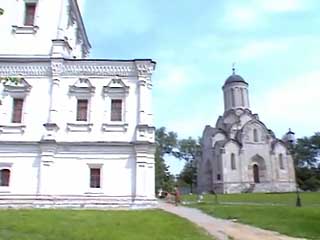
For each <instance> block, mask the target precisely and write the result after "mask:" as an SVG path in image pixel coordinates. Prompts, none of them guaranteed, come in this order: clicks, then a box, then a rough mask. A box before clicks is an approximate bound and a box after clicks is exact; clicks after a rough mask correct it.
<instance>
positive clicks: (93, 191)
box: [84, 188, 103, 195]
mask: <svg viewBox="0 0 320 240" xmlns="http://www.w3.org/2000/svg"><path fill="white" fill-rule="evenodd" d="M84 194H88V195H90V194H95V195H96V194H103V192H102V189H101V188H90V189H89V190H88V191H87V192H85V193H84Z"/></svg>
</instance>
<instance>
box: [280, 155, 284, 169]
mask: <svg viewBox="0 0 320 240" xmlns="http://www.w3.org/2000/svg"><path fill="white" fill-rule="evenodd" d="M279 165H280V169H284V164H283V155H282V153H280V154H279Z"/></svg>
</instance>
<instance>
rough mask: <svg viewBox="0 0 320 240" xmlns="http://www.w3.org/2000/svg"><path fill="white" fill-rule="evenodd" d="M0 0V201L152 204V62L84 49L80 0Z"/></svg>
mask: <svg viewBox="0 0 320 240" xmlns="http://www.w3.org/2000/svg"><path fill="white" fill-rule="evenodd" d="M0 7H1V8H3V10H4V14H3V15H1V16H0V36H1V44H0V77H1V78H2V79H3V78H5V77H12V78H18V79H20V81H19V83H18V84H15V83H12V82H10V81H9V82H6V83H4V84H1V91H0V97H1V99H0V100H1V105H0V207H87V208H90V207H97V208H99V207H107V206H129V207H135V206H136V207H148V206H152V205H154V204H155V203H156V201H155V193H154V191H155V189H154V185H155V184H154V179H155V176H154V174H155V171H154V152H155V145H154V140H155V139H154V133H155V128H154V126H153V114H152V107H151V100H152V99H151V91H152V81H151V76H152V73H153V71H154V69H155V65H156V63H155V62H154V61H152V60H151V59H134V60H109V59H90V58H87V57H88V55H89V50H90V47H91V46H90V43H89V40H88V37H87V34H86V31H85V27H84V23H83V20H82V17H81V13H80V10H79V6H78V4H77V1H76V0H54V1H53V0H14V1H13V0H1V6H0ZM101 27H103V26H101Z"/></svg>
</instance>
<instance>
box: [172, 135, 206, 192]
mask: <svg viewBox="0 0 320 240" xmlns="http://www.w3.org/2000/svg"><path fill="white" fill-rule="evenodd" d="M200 141H201V140H200V138H199V139H198V140H195V139H193V138H191V137H189V138H187V139H182V140H180V141H179V147H178V149H179V152H178V153H176V157H178V158H180V159H184V160H186V164H185V166H184V168H183V169H182V171H181V173H180V174H179V180H180V181H182V182H184V183H186V184H187V185H189V186H190V192H193V189H194V185H196V180H197V168H196V166H197V160H198V159H199V157H200V155H201V145H200Z"/></svg>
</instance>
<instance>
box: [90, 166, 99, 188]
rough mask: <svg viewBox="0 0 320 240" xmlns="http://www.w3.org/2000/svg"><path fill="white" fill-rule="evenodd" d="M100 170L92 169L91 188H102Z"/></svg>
mask: <svg viewBox="0 0 320 240" xmlns="http://www.w3.org/2000/svg"><path fill="white" fill-rule="evenodd" d="M100 170H101V169H100V168H90V187H91V188H100V187H101V184H100Z"/></svg>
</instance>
